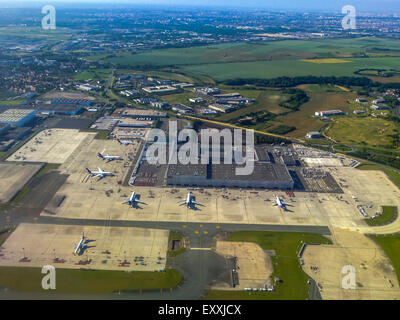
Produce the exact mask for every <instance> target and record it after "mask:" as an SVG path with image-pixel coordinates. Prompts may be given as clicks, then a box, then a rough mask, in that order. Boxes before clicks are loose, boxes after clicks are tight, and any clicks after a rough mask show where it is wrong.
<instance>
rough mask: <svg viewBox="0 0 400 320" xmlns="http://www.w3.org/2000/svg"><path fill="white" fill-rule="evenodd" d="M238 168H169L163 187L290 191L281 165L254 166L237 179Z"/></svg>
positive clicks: (208, 166) (221, 165) (290, 187)
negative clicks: (247, 173) (248, 172)
mask: <svg viewBox="0 0 400 320" xmlns="http://www.w3.org/2000/svg"><path fill="white" fill-rule="evenodd" d="M238 167H239V165H237V164H196V165H179V164H178V165H169V166H168V172H167V184H168V185H179V186H197V187H216V188H223V187H232V188H265V189H281V190H293V188H294V181H293V179H292V177H291V176H290V174H289V171H288V169H287V168H286V166H285V165H283V164H276V163H259V162H255V163H254V170H253V172H252V173H251V174H250V175H237V174H236V169H237V168H238Z"/></svg>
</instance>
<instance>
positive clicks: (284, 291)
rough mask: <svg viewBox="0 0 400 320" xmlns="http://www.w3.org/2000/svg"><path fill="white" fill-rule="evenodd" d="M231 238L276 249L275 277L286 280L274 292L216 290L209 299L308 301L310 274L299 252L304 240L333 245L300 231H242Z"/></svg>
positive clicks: (328, 241) (208, 296) (324, 239)
mask: <svg viewBox="0 0 400 320" xmlns="http://www.w3.org/2000/svg"><path fill="white" fill-rule="evenodd" d="M227 240H228V241H245V242H255V243H257V244H259V245H260V246H261V248H262V249H264V250H275V252H276V256H275V257H274V256H273V257H272V261H273V266H274V272H273V276H275V277H278V278H279V279H281V280H283V283H279V284H277V285H276V286H275V291H274V292H259V291H256V292H248V291H223V290H212V291H210V292H209V293H208V294H207V296H206V299H212V300H216V299H232V300H235V299H238V300H239V299H240V300H242V299H254V300H256V299H262V300H266V299H268V300H273V299H277V300H305V299H307V298H308V289H309V288H308V285H307V280H308V276H307V275H306V274H305V273H304V272H303V270H302V268H301V266H300V264H299V259H298V257H297V254H298V252H299V250H300V248H301V245H302V243H303V242H306V243H321V244H331V241H330V240H329V239H327V238H325V237H323V236H320V235H317V234H311V233H296V232H263V231H238V232H234V233H232V234H231V235H230V236H229V237H228V239H227Z"/></svg>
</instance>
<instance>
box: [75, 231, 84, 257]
mask: <svg viewBox="0 0 400 320" xmlns="http://www.w3.org/2000/svg"><path fill="white" fill-rule="evenodd" d="M74 247H75V251H74V255H76V254H78V255H79V253H80V252H81V251H82V250H84V249H86V247H87V243H86V237H85V234H84V233H83V232H82V237H81V241H79V243H78V244H75V243H74Z"/></svg>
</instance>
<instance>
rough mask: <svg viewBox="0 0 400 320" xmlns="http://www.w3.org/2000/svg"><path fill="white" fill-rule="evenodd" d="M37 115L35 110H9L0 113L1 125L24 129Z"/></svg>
mask: <svg viewBox="0 0 400 320" xmlns="http://www.w3.org/2000/svg"><path fill="white" fill-rule="evenodd" d="M35 114H36V111H35V110H33V109H7V110H5V111H4V112H2V113H0V123H7V124H9V125H11V126H16V127H23V126H25V125H26V124H28V123H29V122H31V121H32V120H33V119H34V118H35Z"/></svg>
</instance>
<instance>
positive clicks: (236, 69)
mask: <svg viewBox="0 0 400 320" xmlns="http://www.w3.org/2000/svg"><path fill="white" fill-rule="evenodd" d="M346 60H347V61H348V62H346V63H330V64H318V63H309V62H305V61H303V60H272V61H255V62H234V63H219V64H204V65H191V66H185V67H183V70H184V71H190V72H195V73H199V74H204V75H207V76H210V77H211V78H213V79H215V80H218V81H224V80H229V79H236V78H242V79H251V78H261V79H272V78H277V77H283V76H286V77H297V76H308V75H312V76H321V77H323V76H355V75H354V72H355V71H357V70H359V69H361V68H397V67H398V66H399V58H393V57H388V58H386V57H385V58H349V59H346Z"/></svg>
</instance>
